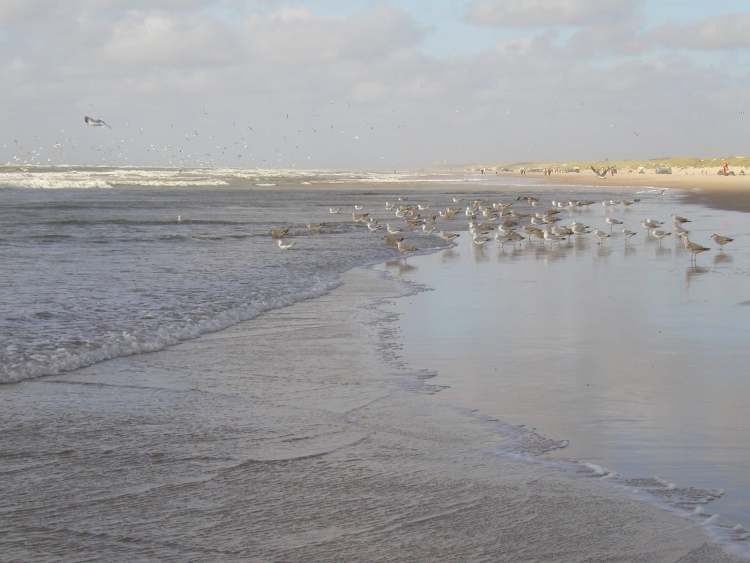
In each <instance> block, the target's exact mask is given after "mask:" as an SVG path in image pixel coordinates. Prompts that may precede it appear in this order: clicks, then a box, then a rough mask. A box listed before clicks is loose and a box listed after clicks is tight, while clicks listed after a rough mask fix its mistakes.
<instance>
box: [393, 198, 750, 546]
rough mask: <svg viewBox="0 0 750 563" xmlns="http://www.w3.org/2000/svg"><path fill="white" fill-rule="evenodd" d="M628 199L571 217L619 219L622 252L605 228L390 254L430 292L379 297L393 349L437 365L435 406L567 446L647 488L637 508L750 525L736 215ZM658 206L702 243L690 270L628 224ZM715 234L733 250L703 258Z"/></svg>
mask: <svg viewBox="0 0 750 563" xmlns="http://www.w3.org/2000/svg"><path fill="white" fill-rule="evenodd" d="M634 191H635V190H632V192H634ZM631 197H632V196H631ZM643 197H644V199H643V200H642V202H641V203H639V204H636V205H634V206H632V207H631V208H628V209H623V208H622V206H620V207H619V208H616V209H615V210H612V211H609V212H605V210H604V208H603V207H602V206H600V205H597V206H593V207H592V208H591V209H589V210H586V211H579V212H575V213H573V216H572V218H575V219H576V220H577V221H581V222H584V223H586V224H589V225H592V226H598V227H601V228H603V229H604V230H606V231H609V228H608V226H607V225H606V224H605V222H604V218H605V216H607V215H611V216H613V217H619V218H620V219H622V220H624V221H625V224H626V225H627V226H628V227H630V228H632V229H634V230H637V231H639V232H640V234H639V235H638V236H637V237H635V238H633V239H632V241H630V243H629V244H628V245H627V246H626V245H625V243H624V241H623V238H622V235H619V236H618V234H619V233H617V232H615V233H614V235H613V237H612V239H610V240H609V241H607V243H606V244H604V245H597V244H596V240H595V239H593V237H592V236H589V237H581V238H578V239H576V240H575V241H572V242H569V243H567V242H562V243H559V244H558V243H547V244H546V245H544V244H542V243H539V242H536V243H533V244H529V243H528V242H524V243H523V244H521V245H516V246H515V247H514V246H513V245H506V246H505V248H504V249H503V248H500V247H499V246H497V245H496V244H495V242H494V241H491V242H490V243H488V244H487V247H486V248H485V249H479V248H477V247H475V246H473V245H472V244H471V241H470V239H469V238H468V235H464V236H463V237H462V239H461V240H460V242H459V244H458V246H457V248H455V249H451V250H447V251H442V252H440V253H437V254H433V255H427V256H420V257H414V258H408V259H407V260H405V261H403V262H402V264H401V268H400V270H397V269H394V270H393V271H394V272H398V273H399V275H401V276H402V277H403V278H404V279H406V280H409V281H411V282H414V283H421V284H426V285H428V286H429V287H431V288H432V289H433V290H434V291H431V292H426V293H422V294H420V295H417V296H415V297H413V298H410V299H407V300H401V301H398V302H396V303H395V306H394V308H393V312H394V314H398V315H399V317H400V318H401V325H402V336H403V342H404V356H405V357H406V358H407V360H408V361H409V362H410V363H412V364H414V365H422V366H425V367H427V368H429V369H434V370H436V371H437V372H438V373H439V376H438V377H437V378H436V379H435V382H436V383H437V384H440V385H445V386H446V390H445V391H444V392H443V393H441V394H439V395H438V396H437V397H436V400H437V401H439V402H442V401H445V402H447V403H450V404H461V405H463V406H464V407H465V408H467V409H477V410H478V412H481V413H484V414H485V415H488V416H496V417H498V418H499V419H501V420H503V421H505V422H507V423H509V424H518V425H524V426H525V427H529V428H534V429H535V431H537V432H539V433H540V434H542V435H544V436H548V437H550V438H552V439H554V440H569V445H568V447H566V448H564V449H562V450H559V451H557V452H554V453H553V454H551V457H553V458H555V459H559V460H570V461H574V462H575V463H576V464H577V465H579V466H582V467H584V468H587V469H588V470H589V471H591V472H592V476H593V477H595V478H605V480H608V481H610V482H611V483H612V484H613V486H614V485H615V484H619V485H621V486H624V487H626V488H628V489H632V488H639V487H640V485H639V483H641V480H644V481H643V483H645V482H649V483H651V484H653V485H655V486H654V488H653V489H652V490H650V491H648V493H647V495H648V496H650V497H651V500H652V501H654V502H659V503H661V502H666V503H667V504H668V505H671V506H673V507H674V508H676V509H678V510H681V511H682V512H683V513H684V514H686V515H687V514H689V513H691V512H693V511H694V510H696V506H700V507H701V511H702V514H701V516H700V517H699V521H701V522H706V521H707V519H708V518H709V517H710V516H711V515H714V514H718V515H719V516H718V517H717V518H718V520H717V522H721V523H722V526H723V528H721V529H717V530H716V531H717V533H721V534H723V535H724V536H725V537H727V538H729V539H730V541H731V538H732V532H731V528H732V527H734V526H735V525H736V524H737V523H738V522H740V523H742V524H743V525H744V526H745V527H747V525H748V523H749V522H750V510H749V509H748V507H749V506H750V496H749V495H748V491H750V481H749V480H748V476H747V472H746V471H745V468H746V467H747V466H748V464H750V449H749V448H748V446H747V441H746V436H747V435H748V433H749V432H750V425H749V424H748V420H747V416H746V412H745V411H746V409H745V406H744V398H745V397H747V396H748V394H750V385H749V384H748V381H747V378H746V377H745V372H746V369H745V366H746V365H747V363H748V361H750V355H749V354H748V350H747V346H746V342H747V339H748V337H750V332H749V331H748V324H747V303H748V302H750V301H748V300H749V299H750V293H748V289H747V275H748V270H747V264H748V262H749V261H750V253H749V252H748V248H747V245H746V242H747V240H748V237H750V216H748V215H747V214H744V213H738V212H734V213H728V212H723V211H722V212H718V211H714V210H711V209H706V208H705V207H699V206H696V205H693V204H687V203H685V202H684V200H683V199H682V198H681V197H680V196H679V194H667V195H665V196H663V197H655V196H653V195H650V196H645V195H644V196H643ZM671 213H678V214H682V215H686V216H688V217H690V218H691V219H692V222H691V223H689V224H687V227H688V228H690V229H691V238H692V239H693V240H700V241H703V242H708V244H709V246H712V247H713V249H712V251H710V252H709V253H706V254H703V255H701V256H700V257H699V258H698V260H697V265H692V264H691V263H690V257H689V255H688V254H687V253H686V252H685V251H684V249H683V248H682V247H681V246H680V245H678V244H676V243H675V241H674V240H672V239H667V240H665V241H664V242H663V243H662V244H661V245H659V244H658V243H657V241H656V240H654V239H647V238H645V237H644V234H643V229H642V228H640V227H639V226H638V223H639V221H640V220H641V219H642V218H643V217H653V218H657V219H663V220H666V221H668V220H669V215H670V214H671ZM564 214H565V222H567V220H568V212H567V211H566V212H564ZM667 228H669V227H667ZM725 230H726V231H729V232H731V233H733V234H736V235H737V241H736V242H737V244H736V245H735V246H734V247H727V249H726V250H725V251H724V252H719V251H718V250H717V248H716V245H714V244H712V243H711V242H710V239H709V235H710V233H711V232H713V231H719V232H722V231H725ZM548 457H549V456H548ZM587 464H588V465H587ZM585 470H586V469H584V471H585ZM576 471H579V470H578V469H576ZM657 477H659V478H660V479H656V478H657ZM649 480H650V481H649ZM659 483H663V485H659ZM650 486H651V485H649V486H647V487H646V488H649V487H650ZM665 487H666V488H667V490H664V488H665ZM698 489H701V492H700V493H699V492H698ZM722 490H723V491H722ZM722 492H723V495H722ZM703 503H707V504H706V505H705V506H704V504H703ZM739 545H740V546H743V545H744V542H740V543H739Z"/></svg>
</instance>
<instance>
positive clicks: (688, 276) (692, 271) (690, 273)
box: [685, 266, 709, 287]
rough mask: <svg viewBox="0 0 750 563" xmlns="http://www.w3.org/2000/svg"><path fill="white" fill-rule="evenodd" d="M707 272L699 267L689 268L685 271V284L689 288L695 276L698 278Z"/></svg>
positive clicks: (706, 269)
mask: <svg viewBox="0 0 750 563" xmlns="http://www.w3.org/2000/svg"><path fill="white" fill-rule="evenodd" d="M708 271H709V270H708V268H703V267H701V266H690V267H689V268H688V269H687V270H685V283H686V284H687V286H688V287H689V286H690V282H691V281H692V280H693V279H694V278H695V277H696V276H700V275H702V274H705V273H707V272H708Z"/></svg>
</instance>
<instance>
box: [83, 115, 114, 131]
mask: <svg viewBox="0 0 750 563" xmlns="http://www.w3.org/2000/svg"><path fill="white" fill-rule="evenodd" d="M83 122H84V123H85V124H86V125H88V126H89V127H109V128H110V129H112V127H110V125H109V123H107V122H106V121H104V120H103V119H96V118H94V117H89V116H88V115H87V116H85V117H84V118H83Z"/></svg>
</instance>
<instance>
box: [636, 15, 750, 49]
mask: <svg viewBox="0 0 750 563" xmlns="http://www.w3.org/2000/svg"><path fill="white" fill-rule="evenodd" d="M748 29H750V12H739V13H735V14H722V15H720V16H713V17H710V18H706V19H704V20H702V21H700V22H698V23H695V24H689V25H665V26H662V27H659V28H657V29H655V30H654V31H653V32H651V33H650V34H649V38H650V39H651V40H652V41H654V42H655V43H658V44H661V45H665V46H667V47H675V48H686V49H750V33H748Z"/></svg>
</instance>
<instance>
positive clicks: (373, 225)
mask: <svg viewBox="0 0 750 563" xmlns="http://www.w3.org/2000/svg"><path fill="white" fill-rule="evenodd" d="M380 229H381V226H380V225H378V224H377V223H375V222H372V223H367V230H368V231H370V232H371V233H375V232H377V231H379V230H380Z"/></svg>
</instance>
